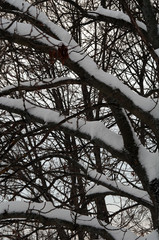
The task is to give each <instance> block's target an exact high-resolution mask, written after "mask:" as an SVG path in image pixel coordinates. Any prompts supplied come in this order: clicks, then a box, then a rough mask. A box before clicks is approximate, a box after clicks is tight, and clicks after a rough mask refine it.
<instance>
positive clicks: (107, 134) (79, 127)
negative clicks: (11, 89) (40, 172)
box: [0, 97, 126, 160]
mask: <svg viewBox="0 0 159 240" xmlns="http://www.w3.org/2000/svg"><path fill="white" fill-rule="evenodd" d="M0 108H1V109H3V110H6V111H8V112H10V113H17V114H19V115H21V116H24V117H25V118H26V119H27V120H28V121H35V122H38V123H41V124H45V125H46V126H48V127H49V128H50V130H51V129H52V130H53V129H61V130H63V131H65V132H67V133H69V134H71V135H76V136H77V137H78V136H79V137H82V138H84V139H87V140H91V141H93V142H94V143H96V144H97V145H99V146H101V147H103V148H106V149H107V150H108V151H109V152H110V153H111V154H113V156H114V157H115V156H116V157H119V158H122V159H125V160H126V153H125V152H124V145H123V140H122V136H120V135H118V134H116V133H114V132H112V131H111V130H109V129H107V128H106V127H105V125H104V124H103V123H102V122H98V121H93V122H89V121H84V120H81V119H78V118H72V116H69V117H67V116H62V115H60V113H59V112H57V111H53V110H49V109H44V108H40V107H35V106H34V105H32V104H28V103H27V102H26V103H24V102H23V100H22V99H11V98H5V97H1V98H0Z"/></svg>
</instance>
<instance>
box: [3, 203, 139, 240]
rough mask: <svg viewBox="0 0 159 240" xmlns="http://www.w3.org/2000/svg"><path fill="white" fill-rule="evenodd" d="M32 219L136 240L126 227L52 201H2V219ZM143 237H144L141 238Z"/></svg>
mask: <svg viewBox="0 0 159 240" xmlns="http://www.w3.org/2000/svg"><path fill="white" fill-rule="evenodd" d="M19 218H23V219H26V220H28V219H32V220H38V222H41V223H42V224H43V225H44V226H47V225H48V226H50V225H53V226H56V225H59V224H61V225H62V226H65V227H66V228H68V229H71V230H77V231H78V230H84V231H87V232H89V233H91V232H95V233H97V234H99V235H100V236H102V237H103V238H104V239H107V240H124V239H129V240H134V239H136V237H137V236H136V235H135V234H133V233H132V232H130V231H129V230H125V229H118V228H117V227H113V226H111V225H110V224H106V223H105V222H102V221H100V222H99V221H98V220H97V219H95V218H92V217H89V216H85V215H79V214H77V213H75V212H71V211H69V210H66V209H60V208H56V209H55V208H54V206H53V204H52V203H51V202H45V203H27V202H22V201H21V202H20V201H13V202H12V201H10V202H4V203H0V219H1V220H4V219H8V220H9V219H19ZM141 239H142V238H141Z"/></svg>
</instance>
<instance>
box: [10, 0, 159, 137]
mask: <svg viewBox="0 0 159 240" xmlns="http://www.w3.org/2000/svg"><path fill="white" fill-rule="evenodd" d="M6 2H8V3H9V4H10V5H13V6H14V7H16V8H18V9H19V10H20V11H22V12H24V13H25V14H27V13H28V14H29V15H30V16H32V17H33V18H35V19H36V20H38V21H41V23H43V24H44V25H46V26H47V27H48V28H49V29H50V30H51V32H52V33H53V34H54V35H55V36H56V37H57V39H58V40H56V39H54V38H50V37H49V36H48V37H47V36H46V35H45V34H44V36H45V37H44V39H41V38H40V39H38V41H42V42H43V43H44V42H45V44H46V47H47V46H48V47H51V45H52V47H54V44H61V43H63V44H64V45H65V46H66V45H67V47H68V57H69V60H67V61H66V62H65V65H67V66H68V67H69V68H70V69H71V70H73V71H74V72H75V73H76V74H78V76H79V77H81V79H82V78H83V76H85V81H86V82H87V83H88V84H90V85H93V86H94V87H96V88H98V89H100V90H101V91H102V92H103V94H105V95H106V96H107V95H111V94H113V97H114V98H115V99H116V100H117V101H119V102H120V104H121V105H122V106H123V107H124V108H126V109H127V110H129V111H131V112H132V113H133V114H134V115H136V116H137V117H140V119H142V120H143V121H144V122H145V123H146V124H148V126H149V127H150V128H152V129H153V130H154V129H155V131H157V133H158V130H157V129H158V128H157V125H156V124H154V120H158V119H159V104H158V102H154V101H152V100H151V99H149V98H144V97H142V96H139V95H138V94H137V93H135V92H133V91H132V90H131V89H129V88H128V86H126V85H124V84H123V83H122V82H121V81H120V80H119V79H118V78H117V77H115V76H113V75H111V74H108V73H106V72H104V71H102V70H101V69H98V67H97V65H96V64H95V62H94V61H93V60H92V59H91V58H90V57H88V56H87V55H86V54H85V53H83V51H82V49H81V48H80V47H79V46H78V44H77V43H76V42H75V41H74V40H73V38H72V36H71V35H70V34H69V33H68V32H67V31H66V30H64V29H63V28H61V27H59V26H57V25H56V24H54V23H53V22H51V21H50V20H49V19H48V17H47V16H46V15H45V13H42V12H40V11H39V10H37V9H36V8H35V7H34V6H32V5H30V4H29V3H27V2H25V1H23V0H18V1H16V0H15V1H11V0H6ZM13 24H14V23H13ZM18 24H19V23H18ZM18 26H21V25H18ZM29 27H31V25H29ZM19 29H20V31H21V27H19ZM10 31H12V33H13V32H14V31H16V24H14V28H13V26H11V27H10ZM29 31H30V30H29ZM38 31H39V30H38ZM21 33H22V32H21ZM28 33H29V32H27V34H28ZM33 33H35V32H34V31H33ZM33 33H32V37H33V36H34V37H35V36H38V35H36V34H35V35H34V34H33ZM40 36H41V32H40ZM23 37H24V35H23ZM48 40H49V41H48ZM158 134H159V133H158Z"/></svg>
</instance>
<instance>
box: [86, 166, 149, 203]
mask: <svg viewBox="0 0 159 240" xmlns="http://www.w3.org/2000/svg"><path fill="white" fill-rule="evenodd" d="M87 175H88V176H90V177H91V178H92V181H93V179H94V180H95V182H96V181H98V185H95V186H94V187H91V188H90V190H88V191H87V195H91V194H95V193H104V192H105V193H106V192H108V191H109V192H110V191H114V192H120V191H122V192H123V193H125V195H126V194H129V197H130V198H132V199H134V197H135V198H136V199H137V200H138V199H141V200H143V201H145V202H147V203H149V204H152V202H151V200H150V198H149V195H148V193H147V192H145V191H143V190H140V189H137V188H136V189H135V188H132V187H130V186H125V185H123V184H122V183H120V182H116V181H110V180H108V179H107V178H106V176H105V175H104V174H101V173H98V172H97V171H96V170H89V169H88V173H87Z"/></svg>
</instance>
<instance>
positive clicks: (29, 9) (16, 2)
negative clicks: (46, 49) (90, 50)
mask: <svg viewBox="0 0 159 240" xmlns="http://www.w3.org/2000/svg"><path fill="white" fill-rule="evenodd" d="M5 1H6V2H7V3H9V4H10V5H12V6H14V7H16V8H17V9H19V10H20V11H21V12H23V13H24V14H29V15H30V16H32V17H33V18H35V19H37V20H38V21H40V22H41V23H42V24H43V25H46V26H47V27H48V28H49V29H50V30H51V31H52V33H54V34H55V35H56V36H57V37H58V38H59V39H62V41H63V42H65V43H67V44H69V45H73V46H77V43H76V42H75V41H74V40H73V38H72V36H71V35H70V34H69V33H68V32H67V31H66V30H65V29H63V28H62V27H59V26H58V25H56V24H54V23H53V22H52V21H50V20H49V18H48V17H47V16H46V14H45V13H44V12H41V11H40V10H38V9H37V8H36V7H34V6H32V5H31V4H29V3H28V2H26V1H24V0H5Z"/></svg>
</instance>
